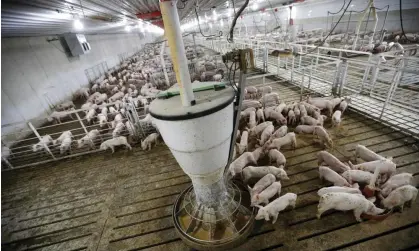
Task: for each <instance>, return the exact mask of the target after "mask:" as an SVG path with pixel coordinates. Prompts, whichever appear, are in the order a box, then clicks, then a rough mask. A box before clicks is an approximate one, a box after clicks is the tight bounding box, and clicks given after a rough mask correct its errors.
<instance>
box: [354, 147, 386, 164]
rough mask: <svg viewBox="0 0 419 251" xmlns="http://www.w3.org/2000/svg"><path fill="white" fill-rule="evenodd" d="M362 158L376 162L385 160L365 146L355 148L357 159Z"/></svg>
mask: <svg viewBox="0 0 419 251" xmlns="http://www.w3.org/2000/svg"><path fill="white" fill-rule="evenodd" d="M357 158H361V159H362V160H364V161H374V160H385V159H386V158H384V157H383V156H381V155H378V154H376V153H375V152H373V151H371V150H370V149H368V148H367V147H365V146H363V145H357V146H356V147H355V159H357Z"/></svg>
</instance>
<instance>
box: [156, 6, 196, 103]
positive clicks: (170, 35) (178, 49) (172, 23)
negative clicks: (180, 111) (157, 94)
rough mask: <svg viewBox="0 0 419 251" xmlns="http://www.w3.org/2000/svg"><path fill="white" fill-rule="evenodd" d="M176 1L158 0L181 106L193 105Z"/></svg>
mask: <svg viewBox="0 0 419 251" xmlns="http://www.w3.org/2000/svg"><path fill="white" fill-rule="evenodd" d="M176 3H177V1H173V0H160V9H161V13H162V16H163V22H164V27H165V35H166V37H167V41H168V43H169V47H170V52H171V53H170V54H171V57H172V61H173V67H174V70H175V73H176V80H177V82H178V85H179V90H180V98H181V100H182V105H183V106H192V105H195V97H194V93H193V89H192V84H191V77H190V75H189V70H188V60H187V58H186V53H185V46H184V44H183V38H182V31H181V29H180V21H179V14H178V11H177V6H176Z"/></svg>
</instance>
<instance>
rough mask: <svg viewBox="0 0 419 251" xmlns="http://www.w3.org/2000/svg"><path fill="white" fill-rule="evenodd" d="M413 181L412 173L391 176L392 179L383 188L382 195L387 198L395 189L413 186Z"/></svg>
mask: <svg viewBox="0 0 419 251" xmlns="http://www.w3.org/2000/svg"><path fill="white" fill-rule="evenodd" d="M412 181H413V176H412V174H411V173H400V174H396V175H394V176H391V177H390V179H388V180H387V182H386V183H384V184H383V185H382V186H381V187H380V188H381V192H380V193H381V194H382V195H383V196H384V197H387V196H388V195H389V194H390V193H391V191H393V190H394V189H396V188H398V187H401V186H404V185H411V184H412Z"/></svg>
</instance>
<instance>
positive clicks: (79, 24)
mask: <svg viewBox="0 0 419 251" xmlns="http://www.w3.org/2000/svg"><path fill="white" fill-rule="evenodd" d="M73 26H74V29H76V30H83V28H84V25H83V23H82V22H81V21H80V20H79V19H76V20H74V22H73Z"/></svg>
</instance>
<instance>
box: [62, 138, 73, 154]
mask: <svg viewBox="0 0 419 251" xmlns="http://www.w3.org/2000/svg"><path fill="white" fill-rule="evenodd" d="M72 143H73V139H72V138H71V137H70V136H67V137H66V138H64V139H63V141H62V142H61V145H60V154H64V153H66V152H67V151H71V144H72Z"/></svg>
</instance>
